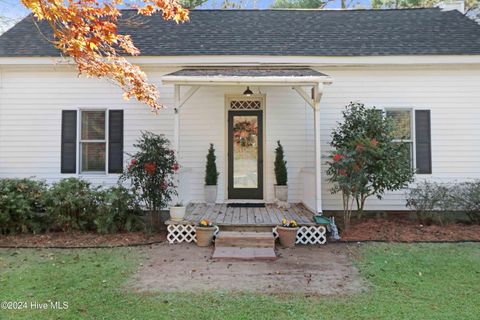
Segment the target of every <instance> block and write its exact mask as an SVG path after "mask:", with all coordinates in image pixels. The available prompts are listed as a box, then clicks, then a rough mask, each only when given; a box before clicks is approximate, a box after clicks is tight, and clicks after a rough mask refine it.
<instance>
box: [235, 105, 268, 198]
mask: <svg viewBox="0 0 480 320" xmlns="http://www.w3.org/2000/svg"><path fill="white" fill-rule="evenodd" d="M228 198H229V199H263V120H262V111H229V113H228Z"/></svg>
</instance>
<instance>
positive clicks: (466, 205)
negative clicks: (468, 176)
mask: <svg viewBox="0 0 480 320" xmlns="http://www.w3.org/2000/svg"><path fill="white" fill-rule="evenodd" d="M451 194H452V195H451V197H452V198H453V199H454V204H455V206H456V208H457V209H458V210H461V211H463V212H464V213H465V214H466V215H467V216H468V218H469V219H470V221H472V222H475V223H480V180H477V181H472V182H463V183H460V184H457V185H455V186H453V187H452V188H451Z"/></svg>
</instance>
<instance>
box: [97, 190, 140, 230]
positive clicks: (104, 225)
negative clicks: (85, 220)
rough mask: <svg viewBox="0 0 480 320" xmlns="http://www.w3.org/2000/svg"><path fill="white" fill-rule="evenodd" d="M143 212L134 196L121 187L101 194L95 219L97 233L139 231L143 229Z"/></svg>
mask: <svg viewBox="0 0 480 320" xmlns="http://www.w3.org/2000/svg"><path fill="white" fill-rule="evenodd" d="M142 216H143V211H142V207H141V205H140V202H139V201H138V198H137V197H136V195H135V194H133V193H131V192H130V191H129V190H128V189H126V188H125V187H123V186H120V185H119V186H114V187H111V188H109V189H106V190H103V191H102V192H101V203H100V205H99V208H98V213H97V216H96V217H95V220H94V222H95V226H96V228H97V232H99V233H116V232H125V231H139V230H142V229H143V227H144V221H143V219H142Z"/></svg>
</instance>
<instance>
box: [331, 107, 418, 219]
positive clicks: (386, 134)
mask: <svg viewBox="0 0 480 320" xmlns="http://www.w3.org/2000/svg"><path fill="white" fill-rule="evenodd" d="M343 120H344V121H343V123H340V124H339V126H338V127H337V128H336V129H334V130H333V132H332V142H331V146H332V147H333V152H332V161H328V162H327V164H328V166H329V168H328V170H327V173H328V175H329V176H330V178H329V182H330V183H332V184H333V188H332V190H331V191H332V193H337V192H341V193H342V198H343V208H344V221H345V228H348V224H349V221H350V216H351V213H352V207H353V205H354V204H355V205H356V207H357V211H358V212H359V213H361V212H362V211H363V208H364V205H365V200H366V199H367V198H368V197H370V196H376V197H377V198H382V196H383V194H384V193H385V191H387V190H390V191H392V190H399V189H402V188H404V187H406V186H407V185H408V183H409V182H410V181H411V180H412V178H413V170H412V168H411V164H410V160H409V157H408V145H407V144H403V143H396V142H395V141H394V123H393V122H392V120H391V119H388V118H387V117H386V116H385V113H384V112H382V111H380V110H378V109H375V108H371V109H367V108H365V106H364V105H363V104H361V103H351V104H350V105H348V106H347V108H346V110H345V111H344V112H343Z"/></svg>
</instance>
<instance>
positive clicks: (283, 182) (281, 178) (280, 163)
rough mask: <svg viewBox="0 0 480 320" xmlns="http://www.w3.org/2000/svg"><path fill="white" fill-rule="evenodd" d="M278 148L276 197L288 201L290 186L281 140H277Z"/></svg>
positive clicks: (275, 164)
mask: <svg viewBox="0 0 480 320" xmlns="http://www.w3.org/2000/svg"><path fill="white" fill-rule="evenodd" d="M277 144H278V146H277V148H276V149H275V163H274V166H275V169H274V170H275V179H276V180H277V184H276V185H274V190H275V198H276V199H277V200H278V201H283V202H287V200H288V186H287V180H288V175H287V161H285V159H284V154H283V146H282V145H281V144H280V141H277Z"/></svg>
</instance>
